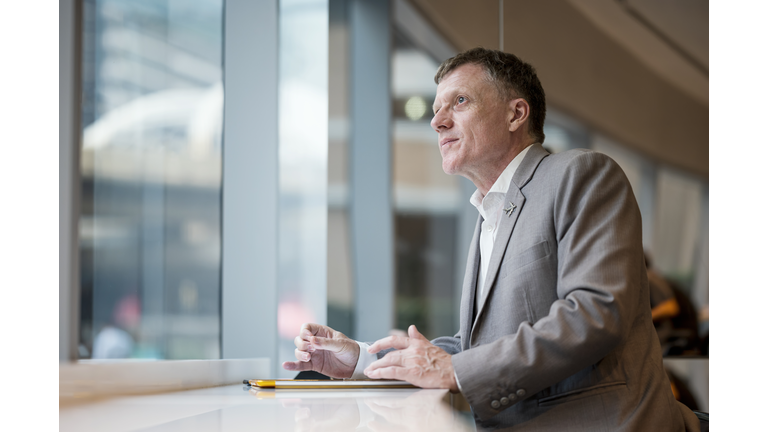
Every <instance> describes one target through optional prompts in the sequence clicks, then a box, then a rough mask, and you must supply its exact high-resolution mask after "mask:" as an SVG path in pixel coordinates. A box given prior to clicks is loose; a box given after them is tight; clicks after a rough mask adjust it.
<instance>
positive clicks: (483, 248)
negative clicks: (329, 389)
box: [352, 146, 531, 390]
mask: <svg viewBox="0 0 768 432" xmlns="http://www.w3.org/2000/svg"><path fill="white" fill-rule="evenodd" d="M530 148H531V146H528V147H526V148H524V149H523V151H521V152H520V153H519V154H518V155H517V156H515V158H514V159H512V161H511V162H510V163H509V165H507V167H506V168H504V171H502V172H501V175H499V177H498V178H497V179H496V182H494V183H493V186H491V188H490V189H489V190H488V193H487V194H486V195H485V196H483V194H482V192H480V190H479V189H478V190H476V191H475V193H473V194H472V196H471V197H470V198H469V202H470V203H472V205H473V206H475V208H476V209H477V211H478V212H479V213H480V216H482V217H483V224H482V226H481V229H480V277H479V278H478V281H477V293H476V296H477V298H478V299H481V298H483V293H484V292H485V276H486V275H487V274H488V263H489V262H490V260H491V253H492V252H493V244H494V243H495V242H496V233H497V232H498V231H499V220H500V219H501V210H502V209H503V208H504V204H505V202H504V197H505V196H506V195H507V190H509V183H510V182H511V181H512V177H513V176H514V175H515V171H517V167H519V166H520V162H522V161H523V158H524V157H525V154H526V153H528V150H529V149H530ZM357 343H358V345H360V357H358V359H357V366H355V371H354V372H353V373H352V379H364V378H367V377H366V376H365V374H364V373H363V371H364V370H365V368H367V367H368V365H370V364H371V363H373V362H375V361H376V360H377V356H376V354H371V353H369V352H368V347H369V346H370V345H368V344H367V343H364V342H357ZM456 384H458V385H459V390H461V384H459V377H456Z"/></svg>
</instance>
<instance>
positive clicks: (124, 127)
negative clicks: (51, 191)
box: [79, 0, 223, 359]
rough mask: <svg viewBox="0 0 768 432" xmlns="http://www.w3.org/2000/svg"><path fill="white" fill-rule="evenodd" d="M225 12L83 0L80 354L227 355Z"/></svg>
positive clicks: (196, 4) (209, 0) (206, 0)
mask: <svg viewBox="0 0 768 432" xmlns="http://www.w3.org/2000/svg"><path fill="white" fill-rule="evenodd" d="M222 12H223V3H222V1H221V0H197V1H181V0H144V1H128V0H86V1H84V4H83V46H82V50H83V51H82V52H83V63H82V71H83V72H82V86H83V98H82V143H83V145H82V156H81V175H82V206H81V208H82V209H81V218H80V250H81V260H80V278H81V319H80V345H79V356H80V358H94V359H96V358H155V359H188V358H198V359H212V358H219V357H220V320H221V319H220V314H221V313H220V310H221V307H220V297H221V283H220V272H221V251H220V248H221V240H220V238H221V229H220V226H221V204H220V203H221V127H222V102H223V94H222V84H221V79H222Z"/></svg>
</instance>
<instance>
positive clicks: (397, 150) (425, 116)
mask: <svg viewBox="0 0 768 432" xmlns="http://www.w3.org/2000/svg"><path fill="white" fill-rule="evenodd" d="M438 66H439V63H438V62H436V61H435V60H434V59H432V58H431V57H430V56H429V55H427V54H426V53H425V52H424V51H422V50H419V49H417V48H415V47H414V46H413V45H412V44H411V43H410V41H408V40H407V39H406V38H405V36H403V35H402V34H400V33H397V32H396V37H395V50H394V53H393V58H392V71H393V72H392V92H393V97H394V100H393V117H394V128H393V142H394V155H393V156H394V158H393V172H394V175H393V177H394V179H393V180H394V192H395V236H396V238H395V256H396V260H397V261H396V271H397V275H396V287H397V289H396V294H395V295H396V297H395V299H396V300H395V301H396V304H395V307H396V316H395V326H396V329H398V330H403V331H405V330H407V328H408V326H409V325H410V324H415V325H416V326H417V327H418V328H419V331H421V333H422V334H424V335H425V336H427V337H428V338H435V337H438V336H445V335H453V334H455V333H456V331H458V328H459V323H458V308H459V305H458V304H457V303H456V298H457V296H456V295H455V291H456V290H457V289H460V287H458V284H457V281H456V271H455V268H456V266H460V267H461V268H462V269H463V268H464V264H463V263H459V262H457V256H460V254H457V251H456V249H457V247H458V244H457V242H458V236H459V232H458V230H459V226H460V224H459V212H460V209H461V207H462V206H464V205H469V204H468V202H467V201H466V200H465V199H464V198H463V197H462V191H461V185H460V183H459V179H458V178H457V177H456V176H449V175H447V174H445V172H443V168H442V158H441V156H440V151H439V150H438V148H437V134H436V133H435V131H434V130H432V127H431V126H430V124H429V122H430V121H431V120H432V102H433V101H434V99H435V92H436V90H437V86H436V85H435V82H434V76H435V72H436V71H437V67H438ZM470 236H471V233H470ZM463 253H464V252H463Z"/></svg>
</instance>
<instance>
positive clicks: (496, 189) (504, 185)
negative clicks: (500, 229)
mask: <svg viewBox="0 0 768 432" xmlns="http://www.w3.org/2000/svg"><path fill="white" fill-rule="evenodd" d="M530 148H531V146H528V147H526V148H524V149H523V151H521V152H520V153H518V155H517V156H515V158H514V159H512V161H511V162H510V163H509V165H507V167H506V168H504V171H502V172H501V175H499V178H497V179H496V181H495V182H494V183H493V186H491V189H489V190H488V193H487V194H486V195H485V196H483V194H482V193H481V192H480V189H477V190H475V193H473V194H472V196H471V197H470V198H469V202H470V203H472V205H473V206H475V208H476V209H477V211H478V212H480V216H482V217H483V219H488V217H487V216H490V214H489V213H488V212H486V210H490V208H491V207H492V206H493V207H495V205H493V204H496V203H495V201H498V203H497V204H499V205H501V204H503V202H504V196H506V195H507V191H508V190H509V184H510V183H511V182H512V177H513V176H514V175H515V171H517V167H519V166H520V163H521V162H522V161H523V158H525V154H526V153H528V150H529V149H530ZM497 194H501V199H498V200H497V199H494V198H493V197H494V196H496V195H497ZM489 195H490V197H489ZM486 198H488V201H494V203H491V202H486ZM489 204H490V205H489Z"/></svg>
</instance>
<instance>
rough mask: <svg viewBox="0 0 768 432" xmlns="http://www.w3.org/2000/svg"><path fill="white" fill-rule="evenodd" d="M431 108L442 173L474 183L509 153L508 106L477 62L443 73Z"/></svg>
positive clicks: (509, 118)
mask: <svg viewBox="0 0 768 432" xmlns="http://www.w3.org/2000/svg"><path fill="white" fill-rule="evenodd" d="M432 108H433V110H434V112H435V117H434V118H433V119H432V122H431V125H432V129H434V130H435V131H436V132H437V133H438V135H439V137H438V142H439V145H440V154H441V155H442V157H443V171H445V173H446V174H458V175H461V176H464V177H466V178H468V179H469V180H471V181H473V182H475V184H477V182H476V179H480V178H484V177H485V176H487V175H488V174H487V173H488V172H490V171H493V169H494V168H495V167H497V166H498V165H499V163H500V161H503V160H504V158H505V156H506V155H507V154H508V153H509V150H510V142H509V135H510V131H509V125H508V124H507V123H508V120H511V117H510V107H509V106H508V104H507V103H506V102H505V101H502V100H500V98H499V94H498V91H497V89H496V87H495V86H494V85H493V84H492V83H491V82H490V81H489V79H488V77H487V74H486V72H485V70H484V69H483V68H482V67H481V66H478V65H474V64H465V65H462V66H460V67H458V68H456V69H455V70H453V71H452V72H451V73H449V74H448V75H446V76H445V77H443V79H442V81H441V82H440V84H439V85H438V86H437V96H436V97H435V103H434V105H433V106H432ZM508 162H509V161H507V163H508ZM502 169H503V167H502ZM497 174H498V173H497Z"/></svg>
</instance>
